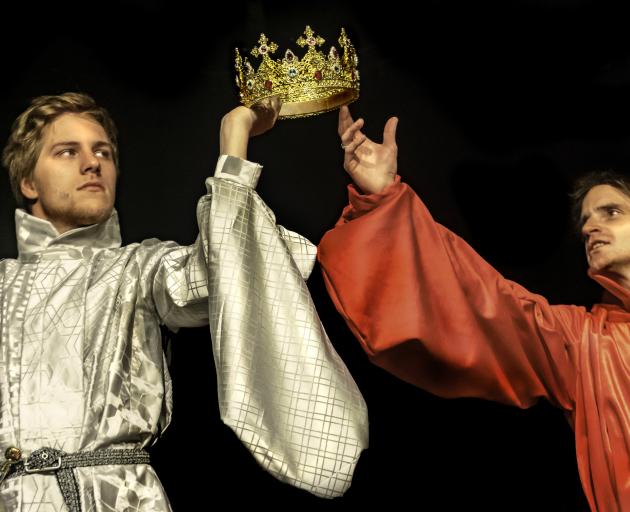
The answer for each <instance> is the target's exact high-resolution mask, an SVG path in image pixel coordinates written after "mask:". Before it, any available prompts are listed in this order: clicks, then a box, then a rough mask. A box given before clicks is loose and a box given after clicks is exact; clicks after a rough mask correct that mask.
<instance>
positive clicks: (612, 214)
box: [606, 207, 621, 217]
mask: <svg viewBox="0 0 630 512" xmlns="http://www.w3.org/2000/svg"><path fill="white" fill-rule="evenodd" d="M606 214H607V215H608V216H609V217H617V216H618V215H619V214H621V210H620V209H619V208H612V207H611V208H606Z"/></svg>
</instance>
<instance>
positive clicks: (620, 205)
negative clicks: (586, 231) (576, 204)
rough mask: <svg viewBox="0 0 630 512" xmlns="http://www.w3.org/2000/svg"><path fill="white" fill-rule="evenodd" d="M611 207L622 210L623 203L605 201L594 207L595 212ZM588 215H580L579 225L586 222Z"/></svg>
mask: <svg viewBox="0 0 630 512" xmlns="http://www.w3.org/2000/svg"><path fill="white" fill-rule="evenodd" d="M612 208H616V209H618V210H622V209H623V205H622V204H621V203H606V204H602V205H600V206H598V207H596V208H595V211H596V212H605V211H608V210H610V209H612ZM590 217H591V216H590V215H588V214H587V215H582V216H581V217H580V227H582V226H584V224H586V221H587V220H588V219H589V218H590Z"/></svg>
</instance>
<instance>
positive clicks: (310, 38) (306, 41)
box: [296, 25, 326, 49]
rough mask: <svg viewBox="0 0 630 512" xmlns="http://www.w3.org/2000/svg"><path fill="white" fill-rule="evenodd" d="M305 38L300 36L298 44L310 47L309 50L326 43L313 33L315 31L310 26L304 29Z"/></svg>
mask: <svg viewBox="0 0 630 512" xmlns="http://www.w3.org/2000/svg"><path fill="white" fill-rule="evenodd" d="M304 36H305V37H302V36H300V37H299V38H298V40H297V41H296V42H297V44H299V45H300V46H302V47H303V46H308V47H309V49H310V48H313V49H314V48H315V47H316V46H321V45H323V44H324V43H325V42H326V40H325V39H324V38H323V37H321V36H315V32H313V29H312V28H311V27H310V26H309V25H306V28H305V29H304Z"/></svg>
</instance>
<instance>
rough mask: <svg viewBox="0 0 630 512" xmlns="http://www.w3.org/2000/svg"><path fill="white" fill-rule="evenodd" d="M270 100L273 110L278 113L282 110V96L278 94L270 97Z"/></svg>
mask: <svg viewBox="0 0 630 512" xmlns="http://www.w3.org/2000/svg"><path fill="white" fill-rule="evenodd" d="M269 101H270V105H271V108H272V109H273V111H274V112H276V113H278V112H280V108H281V107H282V100H281V99H280V96H278V95H277V94H276V95H275V96H272V97H271V98H269Z"/></svg>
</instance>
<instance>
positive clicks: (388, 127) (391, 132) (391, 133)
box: [383, 117, 398, 147]
mask: <svg viewBox="0 0 630 512" xmlns="http://www.w3.org/2000/svg"><path fill="white" fill-rule="evenodd" d="M397 127H398V118H397V117H390V118H389V119H388V120H387V122H386V123H385V128H384V129H383V145H385V146H390V147H396V128H397Z"/></svg>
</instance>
